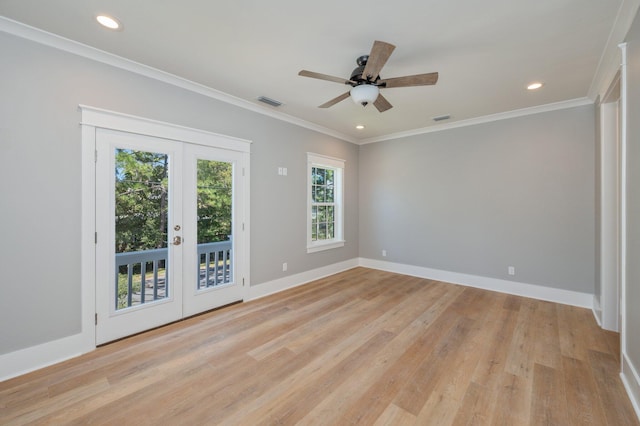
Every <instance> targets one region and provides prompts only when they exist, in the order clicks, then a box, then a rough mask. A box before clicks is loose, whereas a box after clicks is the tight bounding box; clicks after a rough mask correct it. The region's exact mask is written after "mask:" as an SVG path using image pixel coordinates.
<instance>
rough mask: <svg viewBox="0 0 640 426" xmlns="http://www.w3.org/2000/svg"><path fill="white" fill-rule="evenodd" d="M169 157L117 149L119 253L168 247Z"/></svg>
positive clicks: (117, 233)
mask: <svg viewBox="0 0 640 426" xmlns="http://www.w3.org/2000/svg"><path fill="white" fill-rule="evenodd" d="M168 171H169V158H168V156H167V155H166V154H157V153H152V152H144V151H132V150H128V149H117V150H116V170H115V172H116V253H123V252H130V251H138V250H149V249H153V248H163V247H167V219H168V217H167V215H168V199H167V197H168V190H169V189H168V188H169V173H168Z"/></svg>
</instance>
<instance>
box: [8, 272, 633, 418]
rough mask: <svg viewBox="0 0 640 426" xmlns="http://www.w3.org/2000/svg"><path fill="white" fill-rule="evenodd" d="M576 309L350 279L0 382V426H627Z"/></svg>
mask: <svg viewBox="0 0 640 426" xmlns="http://www.w3.org/2000/svg"><path fill="white" fill-rule="evenodd" d="M619 350H620V349H619V335H618V334H617V333H612V332H607V331H604V330H601V329H600V328H599V327H598V326H597V324H596V322H595V320H594V318H593V314H592V312H591V311H590V310H588V309H582V308H576V307H571V306H565V305H558V304H553V303H550V302H543V301H538V300H533V299H527V298H523V297H519V296H513V295H505V294H500V293H495V292H490V291H484V290H481V289H477V288H470V287H464V286H460V285H453V284H447V283H443V282H437V281H432V280H424V279H420V278H416V277H410V276H405V275H399V274H394V273H390V272H383V271H376V270H371V269H367V268H361V267H358V268H354V269H351V270H349V271H345V272H343V273H340V274H336V275H334V276H330V277H326V278H323V279H321V280H317V281H315V282H312V283H309V284H307V285H303V286H300V287H296V288H293V289H291V290H288V291H285V292H282V293H278V294H274V295H270V296H267V297H264V298H262V299H259V300H254V301H251V302H247V303H241V304H235V305H231V306H227V307H224V308H221V309H218V310H215V311H212V312H207V313H205V314H202V315H199V316H196V317H192V318H188V319H186V320H184V321H181V322H178V323H174V324H170V325H168V326H165V327H161V328H158V329H155V330H151V331H149V332H146V333H142V334H139V335H136V336H132V337H130V338H127V339H123V340H120V341H117V342H113V343H111V344H108V345H105V346H102V347H100V348H97V349H96V350H95V351H93V352H91V353H89V354H86V355H83V356H80V357H78V358H75V359H72V360H69V361H65V362H63V363H60V364H57V365H54V366H51V367H48V368H45V369H42V370H39V371H36V372H33V373H30V374H26V375H23V376H20V377H17V378H15V379H11V380H7V381H4V382H1V383H0V424H2V425H5V424H7V425H24V424H43V425H45V424H54V425H68V424H72V425H73V424H78V425H84V424H115V425H118V426H122V425H125V426H126V425H129V424H136V425H154V426H155V425H158V424H162V425H181V424H228V425H245V424H251V425H254V424H255V425H258V424H300V425H348V424H359V425H374V424H375V425H387V424H389V425H390V424H393V425H405V424H407V425H420V426H423V425H438V426H446V425H452V424H455V425H459V424H460V425H461V424H491V425H528V424H531V425H537V424H545V425H546V424H563V425H565V424H566V425H577V424H580V425H615V426H619V425H625V426H626V425H630V426H640V422H639V421H638V419H637V418H636V416H635V412H634V410H633V407H632V406H631V403H630V401H629V399H628V397H627V395H626V391H625V390H624V387H623V385H622V383H621V381H620V378H619V369H620V361H619V360H620V358H619Z"/></svg>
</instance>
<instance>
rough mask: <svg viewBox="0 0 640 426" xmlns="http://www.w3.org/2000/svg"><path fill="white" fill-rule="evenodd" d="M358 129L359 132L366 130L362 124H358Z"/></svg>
mask: <svg viewBox="0 0 640 426" xmlns="http://www.w3.org/2000/svg"><path fill="white" fill-rule="evenodd" d="M356 129H358V130H362V129H364V126H363V125H362V124H358V125H357V126H356Z"/></svg>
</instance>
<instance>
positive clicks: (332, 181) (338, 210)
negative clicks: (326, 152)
mask: <svg viewBox="0 0 640 426" xmlns="http://www.w3.org/2000/svg"><path fill="white" fill-rule="evenodd" d="M343 177H344V160H339V159H337V158H331V157H325V156H322V155H318V154H311V153H307V179H308V181H307V190H308V194H309V195H308V196H307V200H308V201H307V253H313V252H316V251H320V250H328V249H332V248H336V247H342V246H344V236H343V222H344V220H343V217H344V208H343V205H342V204H343Z"/></svg>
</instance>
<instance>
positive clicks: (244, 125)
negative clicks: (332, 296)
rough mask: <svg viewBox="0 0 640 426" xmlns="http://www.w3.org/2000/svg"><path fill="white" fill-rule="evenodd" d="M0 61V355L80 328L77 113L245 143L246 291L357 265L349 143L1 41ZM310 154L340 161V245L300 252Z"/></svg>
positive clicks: (354, 157) (353, 149)
mask: <svg viewBox="0 0 640 426" xmlns="http://www.w3.org/2000/svg"><path fill="white" fill-rule="evenodd" d="M0 52H2V66H0V149H1V150H0V152H1V154H0V165H1V166H0V212H1V213H0V214H1V216H0V219H1V220H0V236H2V244H1V245H0V270H1V271H2V275H1V278H0V281H1V282H0V354H4V353H8V352H12V351H15V350H18V349H21V348H26V347H30V346H33V345H36V344H40V343H45V342H48V341H52V340H55V339H58V338H62V337H66V336H70V335H73V334H76V333H78V332H79V331H80V288H81V285H80V284H81V283H80V238H81V236H80V211H81V194H80V188H81V182H80V177H81V176H80V172H81V163H80V153H81V148H80V142H81V139H80V127H79V125H78V124H79V121H80V114H79V112H78V104H86V105H91V106H95V107H99V108H104V109H109V110H114V111H119V112H123V113H127V114H133V115H139V116H143V117H149V118H152V119H156V120H161V121H166V122H171V123H176V124H180V125H184V126H189V127H195V128H200V129H204V130H209V131H212V132H216V133H221V134H226V135H230V136H235V137H240V138H245V139H249V140H252V141H253V142H254V143H253V146H252V155H251V225H252V229H251V231H252V233H251V277H252V284H253V285H259V284H260V283H263V282H266V281H269V280H273V279H276V278H281V277H283V276H285V275H290V274H295V273H298V272H302V271H307V270H310V269H314V268H318V267H321V266H325V265H328V264H333V263H336V262H340V261H343V260H348V259H353V258H355V257H357V256H358V225H357V220H358V204H357V201H358V200H357V193H358V147H357V146H356V145H353V144H350V143H347V142H343V141H340V140H337V139H335V138H331V137H329V136H326V135H323V134H319V133H317V132H314V131H311V130H307V129H303V128H300V127H297V126H294V125H291V124H288V123H285V122H282V121H279V120H275V119H272V118H269V117H267V116H264V115H260V114H256V113H253V112H250V111H247V110H245V109H241V108H237V107H234V106H231V105H228V104H225V103H223V102H219V101H216V100H213V99H211V98H208V97H205V96H201V95H198V94H195V93H192V92H188V91H185V90H182V89H179V88H176V87H173V86H170V85H167V84H164V83H161V82H158V81H155V80H152V79H149V78H145V77H142V76H140V75H136V74H133V73H130V72H126V71H123V70H119V69H116V68H113V67H110V66H107V65H104V64H100V63H97V62H93V61H90V60H87V59H83V58H80V57H77V56H74V55H72V54H68V53H65V52H62V51H58V50H55V49H52V48H49V47H46V46H43V45H39V44H35V43H32V42H29V41H26V40H23V39H19V38H16V37H13V36H10V35H8V34H5V33H0ZM256 95H259V94H256ZM307 151H313V152H316V153H319V154H325V155H331V156H334V157H340V158H343V159H345V160H346V183H345V189H346V200H345V212H346V213H345V214H346V224H345V232H346V240H347V243H346V245H345V247H343V248H340V249H335V250H330V251H326V252H322V253H314V254H307V253H306V235H305V229H306V210H305V199H306V152H307ZM278 166H284V167H287V168H288V172H289V173H288V177H281V176H278V174H277V167H278ZM283 262H287V263H288V266H289V270H288V272H286V273H283V272H282V263H283Z"/></svg>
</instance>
